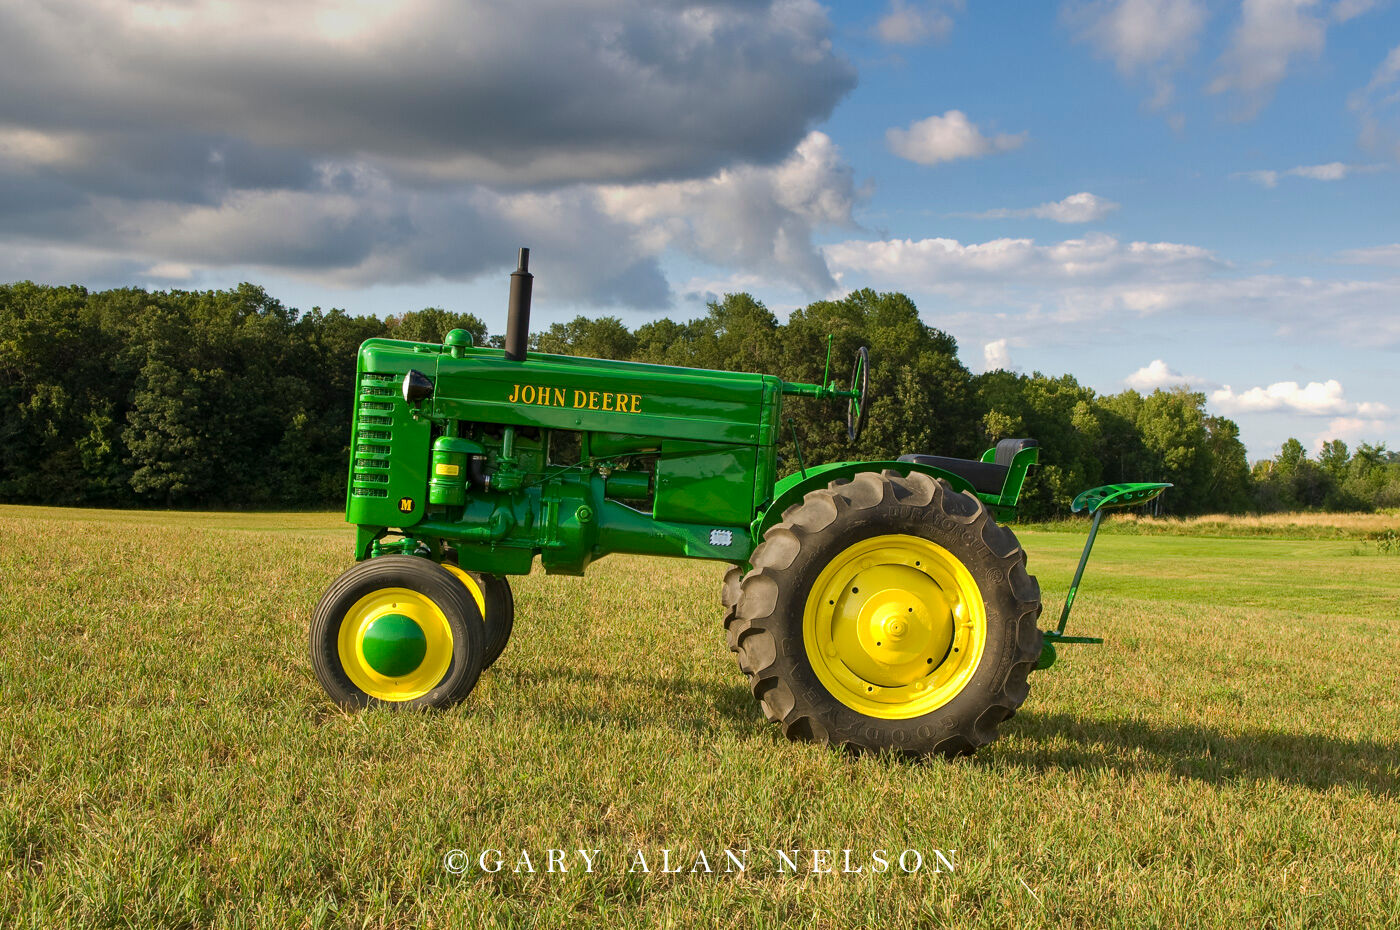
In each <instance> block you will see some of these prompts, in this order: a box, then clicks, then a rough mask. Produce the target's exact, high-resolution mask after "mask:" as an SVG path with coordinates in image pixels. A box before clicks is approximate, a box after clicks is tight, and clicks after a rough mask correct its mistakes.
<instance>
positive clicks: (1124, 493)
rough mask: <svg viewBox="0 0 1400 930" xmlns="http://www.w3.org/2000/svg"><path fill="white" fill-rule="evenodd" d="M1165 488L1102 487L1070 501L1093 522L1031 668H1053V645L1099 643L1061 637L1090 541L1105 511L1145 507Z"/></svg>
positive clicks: (1141, 485)
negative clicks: (1061, 605) (1052, 624)
mask: <svg viewBox="0 0 1400 930" xmlns="http://www.w3.org/2000/svg"><path fill="white" fill-rule="evenodd" d="M1169 487H1171V484H1170V483H1166V482H1150V483H1148V482H1134V483H1129V484H1106V485H1103V486H1101V487H1097V488H1090V489H1089V490H1087V491H1084V492H1083V493H1081V494H1080V495H1079V496H1078V497H1076V498H1075V499H1074V503H1072V504H1071V505H1070V511H1071V512H1073V513H1079V512H1080V511H1081V510H1088V511H1089V513H1091V514H1093V515H1094V519H1093V522H1092V523H1090V524H1089V538H1088V539H1086V540H1085V541H1084V551H1083V552H1082V553H1080V555H1079V567H1077V568H1076V569H1075V570H1074V580H1073V581H1071V582H1070V584H1069V593H1067V594H1066V595H1065V606H1064V608H1063V609H1062V610H1061V611H1060V622H1059V625H1058V626H1056V627H1055V629H1053V630H1045V631H1043V633H1042V636H1043V637H1044V646H1043V647H1042V649H1041V653H1040V661H1038V662H1037V663H1036V665H1035V667H1036V668H1049V667H1050V666H1051V665H1054V664H1055V655H1056V652H1055V645H1056V644H1057V643H1090V644H1095V645H1097V644H1100V643H1102V642H1103V637H1101V636H1069V635H1067V634H1066V633H1065V627H1066V626H1068V625H1069V612H1070V609H1071V608H1072V607H1074V597H1075V595H1076V594H1078V593H1079V582H1080V581H1082V580H1083V579H1084V567H1085V566H1086V565H1088V564H1089V553H1090V552H1092V551H1093V549H1094V538H1095V537H1097V536H1098V535H1099V524H1101V523H1103V518H1104V514H1106V513H1108V511H1110V510H1119V509H1121V508H1124V507H1136V506H1138V505H1139V504H1145V503H1147V502H1148V501H1150V500H1152V499H1153V498H1155V497H1157V495H1159V494H1161V493H1162V492H1163V491H1165V490H1166V489H1167V488H1169Z"/></svg>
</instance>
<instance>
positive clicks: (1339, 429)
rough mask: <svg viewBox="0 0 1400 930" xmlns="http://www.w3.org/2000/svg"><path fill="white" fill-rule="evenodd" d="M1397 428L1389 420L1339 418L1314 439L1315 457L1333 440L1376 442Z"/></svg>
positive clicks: (1392, 421) (1393, 422) (1313, 449)
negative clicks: (1325, 444)
mask: <svg viewBox="0 0 1400 930" xmlns="http://www.w3.org/2000/svg"><path fill="white" fill-rule="evenodd" d="M1394 427H1395V421H1394V420H1389V419H1384V420H1381V419H1366V418H1364V417H1337V418H1336V419H1334V420H1332V421H1331V422H1330V423H1328V424H1327V428H1326V429H1324V430H1322V431H1321V432H1320V433H1318V434H1317V436H1316V437H1315V438H1314V439H1313V447H1312V451H1313V455H1317V454H1318V453H1319V452H1321V451H1322V444H1323V443H1324V442H1327V441H1329V440H1332V439H1342V440H1346V441H1349V442H1366V441H1371V442H1375V441H1376V440H1378V439H1379V438H1380V437H1382V436H1385V435H1386V434H1387V433H1389V432H1390V431H1391V430H1393V429H1394Z"/></svg>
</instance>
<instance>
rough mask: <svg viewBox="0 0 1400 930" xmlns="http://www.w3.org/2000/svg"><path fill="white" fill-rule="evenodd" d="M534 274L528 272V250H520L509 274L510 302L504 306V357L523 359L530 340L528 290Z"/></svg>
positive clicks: (521, 360) (515, 359) (513, 360)
mask: <svg viewBox="0 0 1400 930" xmlns="http://www.w3.org/2000/svg"><path fill="white" fill-rule="evenodd" d="M534 281H535V276H534V275H532V274H530V250H529V249H521V250H520V266H519V267H518V268H516V269H515V270H514V271H512V272H511V274H510V303H509V304H507V306H506V314H507V315H506V358H507V359H508V360H509V361H512V362H523V361H524V360H525V344H526V343H527V342H529V340H530V290H531V288H532V287H533V286H534Z"/></svg>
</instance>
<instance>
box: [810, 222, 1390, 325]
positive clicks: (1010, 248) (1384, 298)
mask: <svg viewBox="0 0 1400 930" xmlns="http://www.w3.org/2000/svg"><path fill="white" fill-rule="evenodd" d="M823 251H824V253H825V255H826V258H827V261H828V263H829V264H830V267H831V270H832V273H833V275H835V276H836V277H838V279H839V280H840V281H841V283H842V284H843V286H846V287H850V288H855V287H862V286H871V287H879V288H894V289H898V290H902V291H904V292H905V293H907V294H909V295H910V296H912V297H913V298H914V299H915V300H916V301H917V302H919V303H920V304H922V303H924V302H925V301H926V300H928V299H929V298H930V297H936V298H938V299H940V300H942V301H943V302H944V303H945V304H946V303H950V302H957V303H959V304H962V305H963V306H964V307H966V308H967V310H966V311H965V313H964V316H963V321H964V324H965V326H966V327H968V328H971V329H973V330H976V331H980V334H979V336H978V338H979V340H985V339H986V338H996V336H998V335H999V334H1000V333H998V332H996V331H986V330H985V327H986V326H987V325H989V321H990V320H992V319H993V318H995V319H996V320H997V321H998V325H999V326H1000V327H1001V330H1002V331H1006V330H1007V329H1008V328H1009V327H1012V326H1017V327H1020V328H1021V329H1022V331H1025V330H1028V329H1030V328H1033V327H1039V328H1040V330H1041V331H1042V332H1047V333H1048V332H1051V331H1054V330H1057V329H1059V328H1062V327H1063V326H1064V324H1066V323H1070V322H1076V321H1085V320H1104V319H1107V320H1109V321H1110V322H1112V321H1114V320H1115V319H1116V317H1117V316H1119V315H1121V314H1123V313H1131V314H1152V313H1161V314H1165V313H1173V314H1177V315H1196V316H1198V317H1200V318H1203V319H1207V320H1211V321H1216V320H1219V319H1220V318H1222V317H1228V318H1230V319H1232V320H1236V321H1241V322H1245V321H1252V322H1253V323H1254V324H1255V325H1256V326H1257V328H1258V330H1259V332H1260V333H1270V334H1272V335H1274V336H1275V337H1277V338H1279V339H1282V340H1286V341H1293V342H1296V343H1299V344H1303V345H1309V346H1312V345H1316V344H1317V343H1318V342H1319V341H1324V342H1329V343H1334V344H1343V345H1348V344H1349V345H1361V346H1366V347H1368V348H1372V349H1374V348H1389V347H1396V346H1400V314H1396V313H1395V307H1396V306H1400V277H1391V278H1386V279H1378V280H1367V279H1361V280H1347V279H1318V278H1311V277H1306V276H1297V275H1279V274H1241V273H1240V272H1239V271H1238V270H1237V269H1235V268H1234V267H1232V266H1231V265H1230V264H1229V263H1228V262H1226V261H1223V260H1222V259H1220V258H1219V257H1217V256H1216V255H1215V254H1214V253H1212V252H1211V251H1209V250H1208V249H1203V248H1201V247H1199V246H1193V245H1189V244H1185V243H1175V242H1120V241H1119V240H1117V239H1115V238H1114V237H1112V236H1108V235H1104V234H1091V235H1088V236H1084V237H1082V238H1078V239H1067V240H1064V241H1061V242H1051V243H1045V244H1040V243H1037V242H1036V241H1035V240H1033V239H1028V238H1027V239H994V240H991V241H988V242H981V243H966V244H965V243H962V242H959V241H957V240H955V239H946V238H930V239H920V240H909V239H891V240H883V241H881V240H877V241H861V240H849V241H846V242H840V243H835V244H833V245H828V246H826V247H825V248H824V250H823ZM974 308H975V309H974Z"/></svg>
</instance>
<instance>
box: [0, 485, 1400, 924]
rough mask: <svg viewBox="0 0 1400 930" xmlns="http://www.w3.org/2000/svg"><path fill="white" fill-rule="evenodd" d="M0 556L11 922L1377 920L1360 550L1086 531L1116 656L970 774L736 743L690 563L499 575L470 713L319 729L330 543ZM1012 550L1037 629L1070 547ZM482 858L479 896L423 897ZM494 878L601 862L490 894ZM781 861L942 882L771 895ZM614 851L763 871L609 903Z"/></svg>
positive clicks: (1368, 617) (1346, 545) (0, 708)
mask: <svg viewBox="0 0 1400 930" xmlns="http://www.w3.org/2000/svg"><path fill="white" fill-rule="evenodd" d="M0 532H3V536H4V539H5V544H4V546H3V548H0V740H3V746H2V747H0V788H2V789H3V799H0V872H3V879H0V925H8V926H20V927H29V926H32V927H55V926H65V925H66V926H75V927H95V926H96V927H101V926H117V925H122V926H135V927H165V926H172V927H176V926H179V927H204V926H254V925H258V926H269V927H300V926H307V927H311V926H353V927H414V926H430V927H476V926H512V925H514V926H528V925H536V924H538V925H543V926H554V925H564V926H594V925H619V926H637V927H642V926H658V925H671V926H719V927H747V926H764V927H768V926H772V927H777V926H813V925H814V926H823V927H832V928H846V927H919V926H975V927H1022V926H1064V927H1079V926H1096V927H1097V926H1104V927H1139V926H1142V927H1148V926H1160V927H1184V926H1228V927H1258V926H1270V927H1295V926H1336V927H1352V926H1387V925H1388V926H1396V925H1400V879H1397V863H1400V834H1397V830H1396V824H1397V822H1400V738H1398V737H1397V721H1400V684H1397V674H1396V669H1397V668H1400V636H1397V632H1400V630H1398V629H1397V627H1400V558H1395V557H1387V556H1382V555H1377V554H1376V553H1375V550H1374V548H1372V549H1369V550H1368V549H1366V548H1364V547H1358V545H1357V544H1356V543H1354V542H1348V541H1320V540H1289V539H1228V538H1190V537H1177V536H1111V537H1105V538H1103V539H1102V540H1101V541H1100V543H1099V546H1098V552H1097V553H1096V555H1095V561H1094V562H1093V563H1092V564H1091V565H1090V568H1089V572H1088V576H1087V579H1086V582H1085V586H1084V588H1083V590H1082V592H1081V597H1080V602H1079V605H1078V606H1077V607H1076V613H1075V617H1074V619H1073V620H1072V621H1071V632H1080V633H1094V634H1101V635H1104V636H1106V637H1107V638H1108V643H1107V644H1106V645H1105V646H1102V647H1092V646H1079V647H1066V648H1064V649H1063V650H1062V652H1061V660H1060V663H1059V664H1058V665H1057V666H1056V667H1055V668H1053V669H1050V670H1048V671H1046V672H1039V673H1036V674H1035V675H1034V676H1033V678H1032V689H1031V697H1030V699H1029V701H1028V702H1027V703H1026V705H1025V707H1024V708H1022V711H1021V712H1020V713H1019V714H1018V715H1017V716H1016V717H1015V718H1014V719H1013V720H1011V721H1008V722H1007V723H1006V724H1005V725H1003V728H1002V730H1003V734H1004V735H1003V738H1002V739H1001V740H1000V741H999V742H997V743H995V744H993V745H992V746H990V747H988V748H987V749H986V750H984V751H982V752H981V753H979V754H978V755H976V756H975V757H973V758H971V759H964V760H959V761H956V762H952V763H948V762H942V761H936V762H923V763H917V762H908V761H901V760H895V759H888V758H861V759H851V758H848V757H846V756H844V755H841V754H839V753H836V752H833V751H831V750H827V749H823V748H821V747H817V746H811V745H805V744H792V743H788V742H786V741H784V740H783V739H782V738H781V736H780V735H779V733H778V732H777V730H776V728H774V727H771V726H769V725H767V724H765V723H764V721H763V719H762V716H761V714H760V712H759V710H758V709H757V707H756V706H755V705H754V703H753V701H752V699H751V698H750V697H749V695H748V692H747V689H746V687H745V686H744V683H743V679H742V677H741V676H740V674H739V672H738V670H737V669H736V668H735V667H734V663H733V660H732V657H731V656H730V655H729V653H728V652H727V651H726V650H725V648H724V642H723V634H722V631H721V630H720V627H719V615H720V609H719V606H718V596H717V595H718V588H719V581H720V577H721V568H720V567H719V566H717V565H713V564H707V563H687V562H675V561H663V560H656V559H640V558H637V559H633V558H620V557H614V558H611V559H607V560H604V561H603V562H600V563H599V564H598V565H596V566H594V567H593V568H592V569H590V573H589V575H588V577H587V578H553V577H544V576H541V575H536V576H532V577H529V578H522V579H516V580H515V581H514V586H515V590H516V598H517V609H518V614H517V621H516V633H515V638H514V639H513V640H512V642H511V645H510V646H509V648H508V649H507V650H506V652H505V655H504V656H503V657H502V658H501V660H500V662H499V663H498V665H497V666H496V667H495V668H493V669H492V670H490V671H488V672H486V673H485V674H484V675H483V676H482V680H481V683H480V684H479V685H478V687H477V690H476V691H475V692H474V693H473V694H472V696H471V698H469V699H468V701H467V702H466V703H465V704H463V705H461V706H460V707H458V708H456V709H454V710H452V711H450V712H446V713H432V714H391V713H383V712H372V713H362V714H346V713H343V712H341V711H339V710H337V709H335V708H334V707H333V706H331V705H330V703H329V702H328V701H327V699H326V698H325V696H324V694H323V693H322V692H321V689H320V687H319V686H318V685H317V683H316V681H315V679H314V678H313V677H312V674H311V671H310V668H309V663H308V660H307V657H306V642H305V638H306V629H307V624H308V620H309V616H310V612H311V610H312V608H313V606H314V605H315V602H316V600H317V599H318V598H319V597H320V595H321V593H322V591H323V590H324V589H325V587H326V585H327V584H328V583H329V582H330V580H331V579H332V578H334V577H335V575H336V574H337V573H338V572H339V571H341V570H342V569H343V568H345V567H346V565H347V564H348V558H349V547H350V538H351V537H350V533H349V531H348V529H347V528H346V527H345V526H344V525H343V524H341V523H340V522H339V520H338V517H336V516H335V515H317V514H293V515H280V514H250V515H222V514H175V513H159V514H150V513H147V514H143V513H137V512H99V511H67V510H48V509H38V508H19V507H4V508H0ZM1021 536H1022V540H1023V542H1024V543H1025V544H1026V548H1027V549H1028V551H1029V552H1030V554H1031V569H1032V571H1033V572H1036V573H1037V574H1038V575H1039V576H1040V581H1041V585H1042V589H1043V591H1044V594H1045V602H1046V618H1045V621H1044V622H1043V625H1048V624H1049V622H1050V621H1051V618H1052V616H1053V615H1055V614H1056V613H1057V612H1058V606H1059V599H1060V598H1061V597H1062V596H1063V593H1064V589H1065V587H1066V585H1067V584H1068V579H1069V575H1070V573H1071V572H1072V570H1073V567H1074V561H1075V559H1076V557H1077V555H1078V547H1079V544H1080V541H1081V540H1080V539H1079V538H1077V537H1075V536H1071V535H1068V534H1064V533H1057V532H1043V531H1036V530H1030V531H1026V532H1024V533H1022V534H1021ZM489 847H495V848H501V849H504V850H506V851H507V853H508V856H507V859H508V862H507V866H506V869H505V870H504V871H502V872H501V873H499V874H497V875H494V876H491V875H482V874H480V873H479V872H477V871H475V870H473V871H472V872H471V873H469V874H465V875H452V874H448V873H447V872H446V871H445V870H444V869H443V867H442V858H443V856H444V854H445V853H447V852H448V851H449V850H452V849H463V850H468V851H471V852H473V853H476V852H478V851H480V850H482V849H484V848H489ZM521 847H525V848H528V849H529V850H530V851H531V853H532V854H534V855H536V859H537V862H536V864H537V865H538V858H539V852H540V851H542V850H544V849H547V848H550V847H562V848H568V849H575V848H578V847H585V848H588V849H593V848H600V849H602V850H603V853H602V855H601V858H600V859H599V862H598V866H597V871H596V872H595V873H594V874H591V875H588V874H579V873H577V872H576V871H575V872H570V873H568V874H566V875H558V874H555V875H549V874H546V873H537V874H534V875H531V874H529V873H520V874H516V873H514V872H512V871H510V867H511V865H512V864H513V863H514V862H515V861H516V859H515V850H518V849H519V848H521ZM790 847H801V848H803V849H806V850H810V849H812V848H814V847H815V848H833V849H836V850H840V849H843V848H851V849H853V850H855V851H856V852H855V854H854V855H855V856H856V857H857V861H861V857H863V856H864V855H865V854H866V853H868V851H870V850H872V849H880V848H883V849H887V850H891V851H893V852H896V853H897V852H898V851H899V850H902V849H905V848H914V849H920V850H924V851H925V852H926V853H927V852H928V851H931V850H934V849H939V850H943V851H945V853H946V852H947V851H949V850H956V853H955V854H954V855H955V860H954V861H955V863H956V869H955V871H954V872H952V873H948V872H947V871H944V872H943V873H941V874H935V873H933V872H932V871H931V870H930V871H923V872H920V873H918V874H915V875H901V874H883V875H870V874H868V872H867V873H862V874H859V875H842V874H839V873H838V874H834V875H815V876H814V875H808V874H804V875H800V876H797V877H794V876H791V875H787V876H783V875H779V874H777V872H776V870H775V868H774V867H773V859H772V858H771V855H770V854H769V852H768V851H769V850H772V849H774V848H790ZM637 848H641V849H643V850H645V851H646V853H647V855H648V856H649V857H651V858H652V859H653V860H654V859H655V857H656V856H657V855H660V850H662V849H663V848H670V849H672V850H673V851H674V852H673V854H672V855H673V856H676V857H679V858H681V859H684V860H685V861H686V863H687V865H688V864H689V863H690V862H691V861H693V858H694V853H695V851H696V850H697V849H704V850H706V851H709V852H710V853H711V854H712V856H713V854H714V853H715V851H719V850H723V849H725V848H731V849H742V848H750V849H752V850H753V853H752V854H751V857H750V865H751V868H750V871H748V872H746V873H744V874H742V875H724V874H720V875H704V874H696V875H692V874H685V873H682V874H676V875H661V874H658V873H656V872H653V873H652V874H650V875H643V874H640V873H631V874H629V873H628V872H627V866H628V864H629V862H630V856H631V855H632V851H633V850H635V849H637ZM720 855H721V856H722V854H720ZM809 855H810V854H809ZM838 857H839V853H838ZM571 861H573V862H575V863H576V862H577V857H574V858H573V859H572V860H571ZM838 861H839V860H838ZM863 861H865V863H866V864H867V865H868V864H869V860H868V859H864V860H863ZM653 866H654V867H655V863H653Z"/></svg>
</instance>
